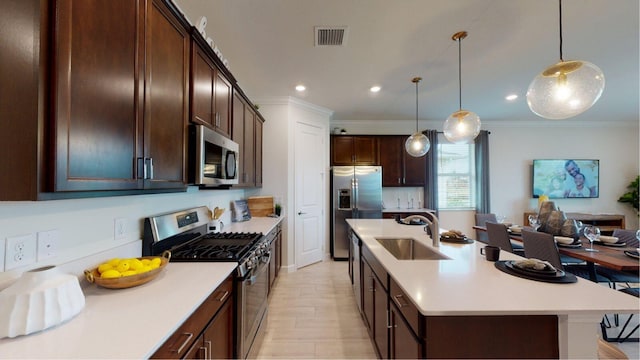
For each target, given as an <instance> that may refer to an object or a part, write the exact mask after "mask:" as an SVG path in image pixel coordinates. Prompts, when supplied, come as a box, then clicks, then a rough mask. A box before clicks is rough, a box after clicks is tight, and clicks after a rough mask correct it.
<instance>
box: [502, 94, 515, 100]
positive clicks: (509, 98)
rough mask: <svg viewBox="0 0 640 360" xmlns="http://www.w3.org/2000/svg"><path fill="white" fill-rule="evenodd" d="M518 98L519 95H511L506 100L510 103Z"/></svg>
mask: <svg viewBox="0 0 640 360" xmlns="http://www.w3.org/2000/svg"><path fill="white" fill-rule="evenodd" d="M517 98H518V95H517V94H510V95H507V96H505V99H507V100H509V101H513V100H515V99H517Z"/></svg>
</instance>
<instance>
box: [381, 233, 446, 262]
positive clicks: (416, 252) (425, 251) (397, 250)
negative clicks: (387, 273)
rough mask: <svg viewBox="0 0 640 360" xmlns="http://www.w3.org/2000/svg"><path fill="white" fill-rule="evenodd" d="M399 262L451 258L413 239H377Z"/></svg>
mask: <svg viewBox="0 0 640 360" xmlns="http://www.w3.org/2000/svg"><path fill="white" fill-rule="evenodd" d="M376 240H377V241H378V242H379V243H380V245H382V247H384V248H385V249H387V251H389V252H390V253H391V255H393V256H395V257H396V259H398V260H450V259H451V258H450V257H448V256H446V255H443V254H441V253H439V252H438V251H436V250H434V249H432V248H430V247H428V246H426V245H424V244H422V243H420V242H419V241H416V240H415V239H412V238H376Z"/></svg>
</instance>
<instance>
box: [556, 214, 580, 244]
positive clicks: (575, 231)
mask: <svg viewBox="0 0 640 360" xmlns="http://www.w3.org/2000/svg"><path fill="white" fill-rule="evenodd" d="M560 235H562V236H566V237H570V238H573V240H577V239H578V238H579V237H580V230H579V227H578V222H577V221H575V220H574V219H566V220H565V221H564V223H563V224H562V229H561V230H560Z"/></svg>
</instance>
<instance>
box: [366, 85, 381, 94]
mask: <svg viewBox="0 0 640 360" xmlns="http://www.w3.org/2000/svg"><path fill="white" fill-rule="evenodd" d="M380 89H381V87H380V86H377V85H376V86H372V87H371V89H369V91H371V92H372V93H377V92H378V91H380Z"/></svg>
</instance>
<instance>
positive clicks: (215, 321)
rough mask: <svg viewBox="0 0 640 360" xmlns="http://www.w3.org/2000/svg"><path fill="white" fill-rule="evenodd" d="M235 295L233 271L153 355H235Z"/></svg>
mask: <svg viewBox="0 0 640 360" xmlns="http://www.w3.org/2000/svg"><path fill="white" fill-rule="evenodd" d="M233 297H234V296H233V275H230V276H229V277H228V278H227V279H226V280H225V281H224V282H223V283H222V284H220V286H218V288H217V289H216V290H214V291H213V292H212V293H211V295H210V296H209V297H208V298H207V299H206V300H205V301H204V302H203V303H202V304H201V305H200V306H199V307H198V309H196V311H195V312H194V313H193V314H192V315H191V316H190V317H189V318H188V319H187V320H185V322H184V323H183V324H182V325H180V327H179V328H178V330H176V331H175V332H174V333H173V334H172V335H171V336H170V337H169V339H167V341H165V343H164V344H162V345H161V346H160V348H159V349H158V350H157V351H156V352H155V353H154V354H153V355H152V356H151V358H153V359H230V358H233V357H234V354H233V334H235V330H234V321H233V318H234V306H233V304H234V300H233Z"/></svg>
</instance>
